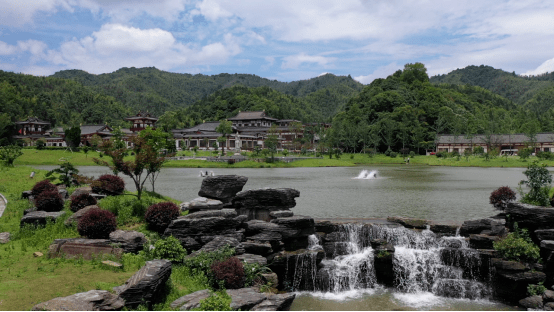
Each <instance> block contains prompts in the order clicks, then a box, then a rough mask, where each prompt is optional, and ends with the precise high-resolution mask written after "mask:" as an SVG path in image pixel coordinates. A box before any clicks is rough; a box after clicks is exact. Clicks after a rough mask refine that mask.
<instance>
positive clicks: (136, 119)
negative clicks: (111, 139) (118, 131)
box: [125, 112, 158, 133]
mask: <svg viewBox="0 0 554 312" xmlns="http://www.w3.org/2000/svg"><path fill="white" fill-rule="evenodd" d="M125 120H127V121H131V122H132V123H133V125H132V126H131V128H129V130H130V131H131V132H133V133H135V132H138V131H141V130H144V129H146V127H152V128H154V129H155V128H156V122H157V121H158V118H156V117H153V116H152V115H150V113H148V112H147V113H143V112H138V114H137V115H136V116H133V117H127V118H125Z"/></svg>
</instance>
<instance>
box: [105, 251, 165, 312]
mask: <svg viewBox="0 0 554 312" xmlns="http://www.w3.org/2000/svg"><path fill="white" fill-rule="evenodd" d="M170 275H171V261H168V260H152V261H148V262H146V264H145V265H144V266H143V267H142V268H141V269H140V270H138V272H137V273H135V274H134V275H133V276H131V278H129V279H128V280H127V282H125V284H124V285H121V286H118V287H114V291H115V292H116V294H118V295H119V296H120V297H121V298H123V299H124V300H125V306H126V307H136V306H138V305H139V304H141V303H148V302H151V301H152V299H153V298H154V297H155V296H157V295H158V294H159V292H160V291H161V290H162V289H163V286H164V285H165V283H166V282H167V280H168V279H169V276H170Z"/></svg>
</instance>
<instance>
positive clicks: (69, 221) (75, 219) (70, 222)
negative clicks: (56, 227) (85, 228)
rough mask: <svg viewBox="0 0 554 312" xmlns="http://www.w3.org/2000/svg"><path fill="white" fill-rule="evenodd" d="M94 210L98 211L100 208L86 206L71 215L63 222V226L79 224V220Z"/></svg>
mask: <svg viewBox="0 0 554 312" xmlns="http://www.w3.org/2000/svg"><path fill="white" fill-rule="evenodd" d="M94 209H100V207H98V206H96V205H91V206H86V207H84V208H82V209H79V210H78V211H77V212H75V213H74V214H72V215H71V216H70V217H69V218H67V220H65V222H64V224H65V225H67V226H72V225H77V224H78V223H79V220H81V218H82V217H83V216H84V215H85V214H86V213H87V212H89V211H90V210H94Z"/></svg>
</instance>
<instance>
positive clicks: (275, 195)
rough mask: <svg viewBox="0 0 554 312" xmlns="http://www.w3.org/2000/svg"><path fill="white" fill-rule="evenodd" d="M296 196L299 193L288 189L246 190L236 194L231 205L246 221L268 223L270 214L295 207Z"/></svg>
mask: <svg viewBox="0 0 554 312" xmlns="http://www.w3.org/2000/svg"><path fill="white" fill-rule="evenodd" d="M298 196H300V192H299V191H298V190H295V189H290V188H282V189H271V188H265V189H257V190H247V191H242V192H239V193H237V194H236V196H235V197H234V198H233V200H232V205H233V207H234V208H235V209H236V210H237V212H238V213H239V214H241V215H246V216H248V220H263V221H269V220H271V219H272V218H271V216H270V213H271V212H273V211H282V210H288V209H290V208H293V207H295V206H296V201H295V198H296V197H298Z"/></svg>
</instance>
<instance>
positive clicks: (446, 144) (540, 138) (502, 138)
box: [436, 133, 554, 154]
mask: <svg viewBox="0 0 554 312" xmlns="http://www.w3.org/2000/svg"><path fill="white" fill-rule="evenodd" d="M436 144H437V152H449V153H452V152H458V153H460V154H462V153H463V152H464V151H465V150H466V149H474V148H475V147H477V146H481V147H483V149H484V151H485V152H488V151H489V150H491V149H498V150H499V152H501V151H508V150H514V151H513V152H514V153H516V152H517V151H519V150H521V149H523V148H527V147H531V148H534V152H535V153H536V152H539V151H543V152H554V133H537V135H536V136H535V138H533V139H530V138H529V137H528V136H527V135H525V134H493V135H490V136H487V135H483V134H478V135H475V136H473V138H467V137H465V136H463V135H439V136H438V138H437V142H436ZM516 150H517V151H516Z"/></svg>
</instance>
